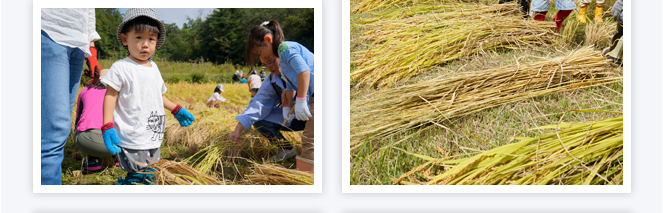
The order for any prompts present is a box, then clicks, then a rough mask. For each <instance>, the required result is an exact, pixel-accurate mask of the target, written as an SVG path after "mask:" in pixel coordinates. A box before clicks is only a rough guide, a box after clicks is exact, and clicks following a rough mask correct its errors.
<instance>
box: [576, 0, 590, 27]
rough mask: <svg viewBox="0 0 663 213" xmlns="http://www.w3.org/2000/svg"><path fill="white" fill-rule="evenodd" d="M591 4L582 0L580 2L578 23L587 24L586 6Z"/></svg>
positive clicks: (586, 0) (587, 0)
mask: <svg viewBox="0 0 663 213" xmlns="http://www.w3.org/2000/svg"><path fill="white" fill-rule="evenodd" d="M590 3H591V0H582V1H580V7H579V8H578V22H580V23H583V24H584V23H587V16H585V14H587V5H589V4H590Z"/></svg>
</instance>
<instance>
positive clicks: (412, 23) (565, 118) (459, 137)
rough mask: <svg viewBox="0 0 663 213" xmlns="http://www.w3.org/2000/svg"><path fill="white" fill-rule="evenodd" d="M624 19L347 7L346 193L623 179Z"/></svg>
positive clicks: (458, 8) (558, 8)
mask: <svg viewBox="0 0 663 213" xmlns="http://www.w3.org/2000/svg"><path fill="white" fill-rule="evenodd" d="M629 6H630V4H629ZM629 8H630V7H629ZM623 11H624V9H623V2H622V0H575V1H574V0H554V1H549V0H531V1H528V0H512V1H508V0H499V1H498V0H408V1H397V0H350V13H349V14H350V17H349V18H350V26H349V29H350V33H349V34H350V43H349V45H350V50H349V51H350V59H349V61H350V64H349V66H350V68H349V70H350V75H349V78H350V83H349V86H350V89H349V100H350V109H349V111H350V116H349V118H350V119H349V125H350V143H349V145H350V147H349V150H350V151H349V153H350V154H349V159H347V158H345V159H344V160H349V161H350V163H349V165H350V172H349V174H350V181H349V183H350V185H625V184H626V185H630V180H629V179H630V170H629V166H627V167H626V169H624V168H625V165H630V164H629V163H628V162H627V161H628V160H629V159H630V158H629V157H628V156H630V155H629V152H630V148H629V145H630V138H629V137H630V126H629V125H630V113H629V112H628V111H629V110H630V103H629V101H630V94H629V93H630V84H628V83H626V85H625V80H624V79H625V78H626V79H627V80H626V82H628V79H630V77H629V76H630V74H627V73H625V71H624V67H626V66H630V65H629V64H628V62H630V60H628V59H629V58H630V56H628V54H629V53H630V48H626V49H627V50H628V51H627V60H626V64H625V63H623V61H624V60H623V55H624V54H623V52H624V50H623V49H624V46H627V45H628V44H629V42H625V41H623V38H624V36H623V32H624V30H623V29H624V28H623V27H624V21H623V20H624V18H623ZM627 17H628V16H627ZM627 23H628V22H627ZM629 29H630V28H629ZM626 35H630V33H626ZM627 41H628V40H627ZM626 70H627V71H626V72H630V68H627V69H626ZM625 75H626V76H627V77H624V76H625ZM346 88H347V87H346ZM625 88H626V90H625ZM625 96H626V97H625ZM625 99H626V100H627V101H626V102H625ZM624 117H626V119H625V118H624ZM625 121H626V126H627V128H626V129H627V130H626V131H625V128H624V126H625V125H624V123H625ZM625 133H626V134H625ZM625 135H626V138H627V139H626V143H627V144H628V145H627V146H626V149H625V146H624V144H625V140H624V138H625ZM346 148H348V147H346ZM625 150H626V151H625ZM625 152H626V153H627V155H626V158H625V155H624V153H625ZM625 171H626V172H625ZM625 173H626V174H625ZM625 179H626V181H625ZM629 190H630V189H629Z"/></svg>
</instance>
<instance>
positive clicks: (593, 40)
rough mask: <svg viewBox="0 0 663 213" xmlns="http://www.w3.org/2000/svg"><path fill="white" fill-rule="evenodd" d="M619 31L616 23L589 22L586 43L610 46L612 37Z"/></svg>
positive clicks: (586, 26) (586, 27)
mask: <svg viewBox="0 0 663 213" xmlns="http://www.w3.org/2000/svg"><path fill="white" fill-rule="evenodd" d="M616 31H617V29H616V27H615V24H614V23H612V22H611V23H610V24H608V23H596V22H592V23H588V24H587V25H585V45H594V46H597V47H605V46H610V39H611V38H612V36H613V35H615V32H616Z"/></svg>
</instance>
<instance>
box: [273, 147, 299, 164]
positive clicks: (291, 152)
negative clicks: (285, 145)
mask: <svg viewBox="0 0 663 213" xmlns="http://www.w3.org/2000/svg"><path fill="white" fill-rule="evenodd" d="M296 155H297V150H295V148H290V149H279V152H277V153H276V155H274V156H271V157H269V161H277V162H278V161H283V160H287V159H290V158H293V157H295V156H296Z"/></svg>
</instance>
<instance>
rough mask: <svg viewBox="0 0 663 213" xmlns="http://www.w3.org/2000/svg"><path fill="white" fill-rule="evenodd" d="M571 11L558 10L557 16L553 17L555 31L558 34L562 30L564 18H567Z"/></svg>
mask: <svg viewBox="0 0 663 213" xmlns="http://www.w3.org/2000/svg"><path fill="white" fill-rule="evenodd" d="M571 11H573V10H560V11H557V14H556V15H555V18H554V19H553V20H555V31H557V32H559V31H561V30H562V28H563V27H564V25H562V23H564V19H566V17H568V16H569V14H571Z"/></svg>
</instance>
